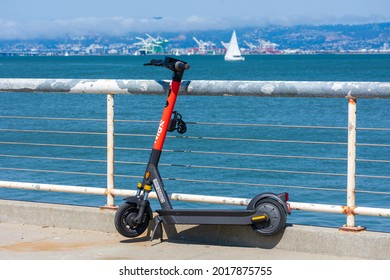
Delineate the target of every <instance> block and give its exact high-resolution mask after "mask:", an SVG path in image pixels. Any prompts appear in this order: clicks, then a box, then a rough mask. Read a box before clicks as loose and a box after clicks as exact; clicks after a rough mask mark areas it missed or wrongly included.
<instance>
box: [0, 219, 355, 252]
mask: <svg viewBox="0 0 390 280" xmlns="http://www.w3.org/2000/svg"><path fill="white" fill-rule="evenodd" d="M0 236H1V238H0V259H2V260H31V259H36V260H62V259H65V260H76V259H79V260H80V259H81V260H101V259H103V260H121V259H128V260H131V259H137V260H140V259H164V260H171V259H172V260H173V259H176V260H178V259H180V260H208V259H210V260H212V259H215V260H234V259H238V260H244V259H251V260H256V259H259V260H261V259H265V260H290V259H295V260H309V259H313V260H324V259H331V260H337V259H347V258H346V257H340V256H330V255H323V254H321V255H319V254H311V253H303V252H294V251H287V250H281V249H276V248H273V249H260V248H246V247H229V246H212V245H205V244H184V243H180V242H177V241H164V242H162V243H161V242H160V240H154V241H152V242H150V241H148V240H145V238H143V239H132V240H127V239H124V238H123V237H121V236H120V235H118V234H114V233H104V232H100V231H90V230H78V229H66V228H58V227H48V226H44V227H42V226H34V225H22V224H17V223H8V222H1V223H0ZM348 259H351V258H350V257H348Z"/></svg>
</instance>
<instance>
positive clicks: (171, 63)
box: [144, 57, 190, 72]
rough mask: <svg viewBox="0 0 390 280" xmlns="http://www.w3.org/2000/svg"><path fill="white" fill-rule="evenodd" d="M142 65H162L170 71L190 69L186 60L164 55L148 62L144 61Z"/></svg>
mask: <svg viewBox="0 0 390 280" xmlns="http://www.w3.org/2000/svg"><path fill="white" fill-rule="evenodd" d="M144 66H162V67H165V68H168V69H169V70H172V71H179V72H180V71H184V70H188V69H190V65H189V64H188V63H187V62H184V61H181V60H178V59H175V58H171V57H166V58H165V59H164V60H162V59H151V60H150V62H149V63H144Z"/></svg>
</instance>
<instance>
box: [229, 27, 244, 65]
mask: <svg viewBox="0 0 390 280" xmlns="http://www.w3.org/2000/svg"><path fill="white" fill-rule="evenodd" d="M225 60H226V61H239V60H245V58H244V57H243V56H241V52H240V49H239V48H238V42H237V37H236V31H235V30H234V31H233V34H232V38H231V39H230V42H229V46H228V48H227V50H226V54H225Z"/></svg>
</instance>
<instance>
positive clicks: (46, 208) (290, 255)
mask: <svg viewBox="0 0 390 280" xmlns="http://www.w3.org/2000/svg"><path fill="white" fill-rule="evenodd" d="M114 214H115V211H114V210H107V209H99V208H95V207H82V206H71V205H57V204H56V205H54V204H46V203H32V202H21V201H7V200H0V237H1V238H0V259H3V260H5V259H11V260H13V259H54V260H58V259H87V260H97V259H106V260H107V259H181V260H189V259H194V260H195V259H199V260H201V259H224V260H229V259H231V260H234V259H252V260H256V259H268V260H287V259H297V260H305V259H329V260H338V259H366V260H390V234H389V233H380V232H357V233H355V232H352V233H351V232H341V231H339V230H338V229H336V228H324V227H322V228H320V227H310V226H300V225H292V224H288V225H287V228H286V229H285V230H284V231H282V232H280V233H278V234H276V235H274V236H271V237H267V236H260V235H258V234H256V233H255V232H254V231H253V230H252V229H251V228H250V227H248V226H224V225H204V226H197V225H177V226H172V225H171V226H164V239H165V240H166V241H164V242H162V243H161V242H160V240H159V239H155V240H153V241H152V242H150V241H148V240H149V237H150V235H151V229H152V227H153V222H151V223H150V225H149V229H148V230H147V231H146V232H145V235H144V236H142V237H139V238H135V239H126V238H124V237H122V236H121V235H119V234H118V233H117V232H116V230H115V227H114Z"/></svg>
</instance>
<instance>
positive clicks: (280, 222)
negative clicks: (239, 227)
mask: <svg viewBox="0 0 390 280" xmlns="http://www.w3.org/2000/svg"><path fill="white" fill-rule="evenodd" d="M255 208H256V210H258V211H261V212H264V213H266V214H267V216H268V219H267V220H266V221H260V222H257V223H253V224H252V228H253V229H254V231H255V232H256V233H258V234H260V235H266V236H270V235H274V234H276V233H278V232H279V231H281V230H282V229H284V228H285V226H286V221H287V214H286V212H285V211H284V209H283V206H282V205H280V203H279V202H277V201H276V200H274V199H272V198H265V199H262V200H260V201H259V202H257V203H256V207H255Z"/></svg>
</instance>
